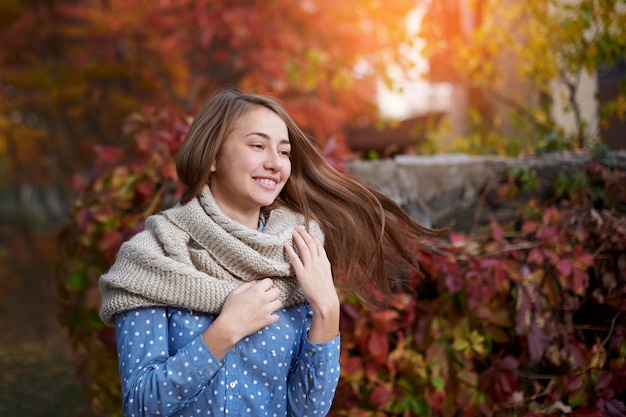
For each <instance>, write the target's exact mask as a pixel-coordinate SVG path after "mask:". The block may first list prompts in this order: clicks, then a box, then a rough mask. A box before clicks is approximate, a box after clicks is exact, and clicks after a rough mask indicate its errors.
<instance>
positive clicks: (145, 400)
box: [115, 307, 222, 417]
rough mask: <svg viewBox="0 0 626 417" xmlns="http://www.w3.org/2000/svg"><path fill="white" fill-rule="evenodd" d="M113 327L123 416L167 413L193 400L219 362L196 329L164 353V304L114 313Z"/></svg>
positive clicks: (166, 348) (165, 315)
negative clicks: (181, 344)
mask: <svg viewBox="0 0 626 417" xmlns="http://www.w3.org/2000/svg"><path fill="white" fill-rule="evenodd" d="M115 328H116V338H117V347H118V356H119V371H120V379H121V383H122V397H123V410H124V414H125V415H126V416H128V417H139V416H144V415H162V416H168V415H171V414H172V413H174V412H176V411H177V410H179V409H181V408H183V407H185V406H186V405H187V404H189V403H190V402H191V401H193V400H194V398H195V397H196V396H197V395H198V394H199V393H200V392H201V391H202V390H203V389H205V388H206V387H207V383H208V381H209V380H211V378H213V377H214V376H215V374H216V373H217V372H218V371H219V369H220V368H221V366H222V364H221V362H220V361H218V360H217V359H216V358H215V357H214V356H213V354H212V353H211V351H210V350H209V349H208V348H207V347H206V344H205V343H204V341H203V340H202V335H201V334H199V335H198V336H197V337H196V338H194V339H192V340H191V341H190V342H189V343H187V344H186V345H185V346H184V347H182V348H180V349H178V351H177V352H176V353H174V354H173V355H170V352H169V351H168V350H169V348H168V341H167V337H168V323H167V310H166V308H165V307H158V308H143V309H137V310H131V311H128V312H124V313H120V314H118V315H117V316H116V318H115Z"/></svg>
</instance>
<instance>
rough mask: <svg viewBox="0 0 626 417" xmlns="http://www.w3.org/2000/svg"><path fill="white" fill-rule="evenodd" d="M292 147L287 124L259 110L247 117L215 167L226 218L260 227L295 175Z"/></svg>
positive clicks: (216, 186) (213, 185) (213, 186)
mask: <svg viewBox="0 0 626 417" xmlns="http://www.w3.org/2000/svg"><path fill="white" fill-rule="evenodd" d="M290 153H291V144H290V143H289V133H288V131H287V126H286V125H285V122H283V120H282V119H281V118H280V117H279V116H278V115H277V114H276V113H274V112H273V111H271V110H269V109H267V108H265V107H262V106H257V107H254V108H253V109H251V110H249V111H248V112H247V113H245V114H244V115H243V116H242V117H241V118H240V119H239V121H238V123H237V125H236V126H235V129H234V130H233V131H232V132H231V133H230V135H229V136H228V137H227V138H226V141H225V142H224V144H223V145H222V148H221V149H220V152H219V154H218V156H217V160H216V161H215V162H214V163H213V164H211V179H210V184H211V192H212V194H213V196H214V197H215V200H216V201H217V204H218V206H219V208H220V210H222V212H223V213H224V214H226V215H227V216H229V217H230V218H232V219H233V220H236V221H238V222H240V223H242V224H245V225H247V226H249V227H252V228H255V229H256V227H257V224H258V219H259V212H260V210H261V207H264V206H269V205H270V204H272V203H273V202H274V200H275V199H276V197H278V194H279V193H280V192H281V190H282V189H283V187H284V186H285V183H286V182H287V179H288V178H289V175H290V174H291V161H290V159H289V156H290Z"/></svg>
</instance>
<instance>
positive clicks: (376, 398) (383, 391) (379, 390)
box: [370, 384, 391, 408]
mask: <svg viewBox="0 0 626 417" xmlns="http://www.w3.org/2000/svg"><path fill="white" fill-rule="evenodd" d="M390 399H391V391H390V390H389V389H388V388H387V387H386V386H385V385H382V384H379V385H377V386H376V387H375V388H374V389H373V390H372V393H371V395H370V401H371V402H373V403H374V404H376V405H378V407H379V408H384V407H385V406H386V405H387V404H389V400H390Z"/></svg>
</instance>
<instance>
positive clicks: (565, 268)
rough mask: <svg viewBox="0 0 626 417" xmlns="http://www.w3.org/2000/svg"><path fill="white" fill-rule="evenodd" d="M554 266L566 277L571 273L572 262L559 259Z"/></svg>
mask: <svg viewBox="0 0 626 417" xmlns="http://www.w3.org/2000/svg"><path fill="white" fill-rule="evenodd" d="M556 268H557V269H558V270H559V272H560V273H561V275H563V276H564V277H567V276H569V275H570V274H571V273H572V263H571V262H570V261H560V262H559V263H558V264H557V266H556Z"/></svg>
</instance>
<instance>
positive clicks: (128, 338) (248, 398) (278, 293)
mask: <svg viewBox="0 0 626 417" xmlns="http://www.w3.org/2000/svg"><path fill="white" fill-rule="evenodd" d="M177 171H178V175H179V177H180V180H181V181H182V183H183V184H184V185H185V188H186V190H185V194H184V195H183V197H182V199H181V201H180V203H179V204H178V205H176V206H175V207H173V208H170V209H168V210H165V211H163V212H162V213H160V214H156V215H153V216H151V217H149V218H148V219H147V221H146V227H145V230H144V231H143V232H141V233H139V234H137V235H136V236H135V237H133V238H132V239H131V240H129V241H128V242H126V243H124V244H123V245H122V247H121V248H120V251H119V253H118V255H117V259H116V262H115V263H114V264H113V266H112V267H111V269H110V270H109V271H108V272H107V273H106V274H104V275H103V276H102V277H101V278H100V287H101V290H102V306H101V317H102V319H103V321H104V322H105V323H107V324H114V325H115V330H116V336H117V346H118V352H119V360H120V363H119V366H120V376H121V380H122V395H123V407H124V411H125V413H126V414H127V415H129V416H130V415H133V416H144V415H154V414H160V415H166V416H168V415H173V414H174V413H175V415H177V416H178V415H180V416H192V415H197V414H209V415H225V414H229V415H268V414H269V415H275V416H287V415H299V416H306V415H326V414H327V413H328V411H329V410H330V406H331V404H332V400H333V397H334V392H335V388H336V386H337V383H338V380H339V337H340V336H339V314H340V313H339V311H340V304H339V297H338V295H337V291H336V284H341V285H342V286H344V287H345V288H346V289H347V290H349V291H351V292H353V293H354V294H355V295H356V296H358V297H360V298H362V299H363V300H364V301H365V302H369V303H371V304H384V299H380V298H376V296H375V295H374V294H382V295H383V297H384V296H388V295H390V293H391V290H392V288H396V287H397V285H401V284H402V278H401V277H402V276H407V274H406V272H407V269H408V268H415V269H417V268H418V265H417V264H416V261H415V260H414V258H413V256H412V245H413V243H414V239H415V238H416V237H420V236H435V235H438V234H439V233H440V232H438V231H434V230H430V229H427V228H424V227H422V226H420V225H419V224H417V223H415V221H414V220H412V219H411V218H410V217H409V216H408V215H407V214H406V213H404V212H403V211H402V210H401V209H400V208H399V207H398V206H397V205H396V204H395V203H394V202H393V201H392V200H390V199H388V198H387V197H384V196H383V195H381V194H379V193H377V192H376V191H374V190H372V189H370V188H368V187H365V186H363V185H360V184H359V183H358V182H356V181H354V180H353V179H351V178H349V177H347V176H345V175H344V174H342V173H340V172H338V171H336V170H335V169H334V168H332V167H331V166H330V165H329V164H328V163H327V162H326V161H325V160H324V158H323V157H322V156H321V155H320V154H319V153H318V152H317V150H316V149H315V148H314V147H313V145H312V144H311V143H310V142H309V140H308V139H307V137H306V136H305V135H304V133H303V132H302V131H301V130H300V128H299V127H298V126H297V125H296V124H295V123H294V122H293V120H292V119H291V118H290V117H289V115H288V114H287V113H286V112H285V111H284V110H283V108H282V106H281V105H280V103H279V102H278V101H276V100H274V99H272V98H269V97H265V96H259V95H251V94H239V93H236V92H232V91H224V92H221V93H219V94H217V95H216V96H215V97H213V98H212V99H211V100H209V101H208V102H207V103H206V104H205V105H204V106H203V107H202V109H200V111H199V112H198V114H197V115H196V118H195V119H194V121H193V123H192V125H191V127H190V129H189V131H188V133H187V136H186V138H185V140H184V142H183V144H182V146H181V148H180V150H179V153H178V155H177ZM401 271H403V272H404V274H398V272H401ZM333 275H335V276H341V277H342V279H337V280H335V279H334V278H333Z"/></svg>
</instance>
